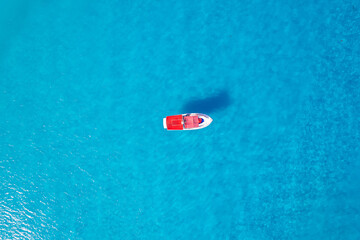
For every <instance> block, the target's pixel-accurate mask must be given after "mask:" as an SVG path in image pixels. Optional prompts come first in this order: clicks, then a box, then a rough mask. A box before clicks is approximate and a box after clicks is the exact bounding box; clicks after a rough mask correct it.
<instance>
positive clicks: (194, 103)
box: [182, 90, 232, 114]
mask: <svg viewBox="0 0 360 240" xmlns="http://www.w3.org/2000/svg"><path fill="white" fill-rule="evenodd" d="M231 103H232V101H231V99H230V96H229V94H228V92H227V91H226V90H223V91H221V92H219V93H217V94H216V95H213V96H209V97H207V98H203V99H196V98H193V99H191V100H189V101H188V102H186V103H185V104H184V105H183V107H182V111H183V112H185V113H205V114H207V113H213V112H215V111H218V110H222V109H225V108H227V107H228V106H229V105H230V104H231Z"/></svg>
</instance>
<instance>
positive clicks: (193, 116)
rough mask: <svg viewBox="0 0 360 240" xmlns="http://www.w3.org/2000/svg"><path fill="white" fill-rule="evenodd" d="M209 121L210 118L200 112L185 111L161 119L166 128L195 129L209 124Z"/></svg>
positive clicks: (210, 120)
mask: <svg viewBox="0 0 360 240" xmlns="http://www.w3.org/2000/svg"><path fill="white" fill-rule="evenodd" d="M211 122H212V118H211V117H209V116H208V115H206V114H202V113H185V114H180V115H173V116H167V117H166V118H164V119H163V125H164V128H165V129H167V130H196V129H201V128H204V127H207V126H209V125H210V123H211Z"/></svg>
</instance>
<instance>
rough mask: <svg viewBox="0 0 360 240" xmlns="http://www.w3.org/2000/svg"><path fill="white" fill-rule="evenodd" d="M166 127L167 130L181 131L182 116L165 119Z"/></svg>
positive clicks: (182, 126)
mask: <svg viewBox="0 0 360 240" xmlns="http://www.w3.org/2000/svg"><path fill="white" fill-rule="evenodd" d="M166 126H167V129H168V130H183V129H184V125H183V117H182V115H174V116H168V117H166Z"/></svg>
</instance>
